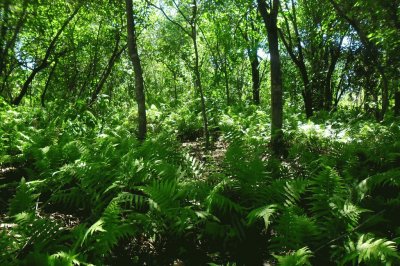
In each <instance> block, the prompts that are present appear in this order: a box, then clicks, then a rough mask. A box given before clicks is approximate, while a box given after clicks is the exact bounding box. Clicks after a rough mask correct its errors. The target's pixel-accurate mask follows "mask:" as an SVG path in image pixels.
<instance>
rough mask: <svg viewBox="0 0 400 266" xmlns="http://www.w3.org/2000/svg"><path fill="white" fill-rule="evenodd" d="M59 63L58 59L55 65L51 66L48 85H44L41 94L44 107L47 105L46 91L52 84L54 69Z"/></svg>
mask: <svg viewBox="0 0 400 266" xmlns="http://www.w3.org/2000/svg"><path fill="white" fill-rule="evenodd" d="M57 63H58V61H55V63H54V65H53V67H52V68H51V70H50V73H49V76H48V77H47V80H46V85H45V86H44V89H43V92H42V95H40V103H41V104H42V107H45V98H46V93H47V90H48V88H49V86H50V81H51V78H52V77H53V74H54V71H55V70H56V66H57Z"/></svg>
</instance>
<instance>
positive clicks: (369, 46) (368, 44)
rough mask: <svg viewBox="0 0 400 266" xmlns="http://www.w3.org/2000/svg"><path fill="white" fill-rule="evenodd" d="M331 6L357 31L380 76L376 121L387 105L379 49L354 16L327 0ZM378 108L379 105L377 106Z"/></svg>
mask: <svg viewBox="0 0 400 266" xmlns="http://www.w3.org/2000/svg"><path fill="white" fill-rule="evenodd" d="M329 2H330V3H331V4H332V6H333V7H334V8H335V10H336V12H337V14H338V15H339V16H341V17H342V18H344V19H345V20H346V21H347V22H348V23H349V24H350V25H351V26H352V27H353V29H354V30H355V31H356V32H357V34H358V37H359V38H360V41H361V43H362V44H363V45H364V47H365V49H366V53H367V54H368V56H369V58H370V60H371V61H372V65H373V66H374V67H376V70H377V71H378V73H379V75H380V76H381V78H382V86H383V87H382V108H381V110H380V111H379V110H378V112H377V113H376V119H377V120H378V121H381V120H383V118H384V116H385V113H386V111H387V109H388V107H389V84H388V80H387V77H386V73H385V70H384V68H383V66H382V64H381V60H380V59H379V50H378V48H377V47H376V45H375V43H373V42H372V41H371V39H370V38H369V37H368V34H367V33H366V32H365V31H364V30H363V29H362V27H361V24H360V22H359V21H357V20H356V19H354V18H351V17H350V16H348V14H346V12H345V11H344V10H343V9H342V8H341V7H340V5H339V4H338V3H337V2H336V1H335V0H329ZM377 108H379V107H377Z"/></svg>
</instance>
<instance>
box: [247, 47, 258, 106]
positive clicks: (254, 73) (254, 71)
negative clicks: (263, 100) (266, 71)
mask: <svg viewBox="0 0 400 266" xmlns="http://www.w3.org/2000/svg"><path fill="white" fill-rule="evenodd" d="M249 59H250V64H251V80H252V82H253V103H254V104H256V105H259V104H260V62H259V61H258V57H257V52H256V54H255V55H254V54H249Z"/></svg>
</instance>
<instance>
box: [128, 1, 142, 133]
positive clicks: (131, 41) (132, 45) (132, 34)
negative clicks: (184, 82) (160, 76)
mask: <svg viewBox="0 0 400 266" xmlns="http://www.w3.org/2000/svg"><path fill="white" fill-rule="evenodd" d="M125 4H126V17H127V32H128V51H129V57H130V59H131V61H132V65H133V70H134V72H135V93H136V102H137V105H138V131H139V132H138V139H139V140H140V141H143V140H144V139H145V138H146V132H147V120H146V98H145V94H144V80H143V71H142V65H141V62H140V57H139V53H138V49H137V42H136V28H135V20H134V17H133V4H132V0H125Z"/></svg>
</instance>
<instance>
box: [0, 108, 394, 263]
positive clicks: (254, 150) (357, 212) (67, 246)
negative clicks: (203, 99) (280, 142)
mask: <svg viewBox="0 0 400 266" xmlns="http://www.w3.org/2000/svg"><path fill="white" fill-rule="evenodd" d="M55 107H56V105H55V104H54V108H55ZM76 108H77V107H76V106H70V107H68V108H65V109H63V110H57V111H53V112H50V111H45V110H42V109H36V108H30V107H19V108H18V109H17V108H13V107H10V106H7V105H6V104H4V103H2V104H1V111H0V118H1V121H2V123H1V125H0V135H1V141H0V145H1V146H0V166H1V168H2V169H3V170H4V171H3V170H2V174H1V175H2V176H1V179H0V191H1V193H2V196H1V198H0V203H1V206H2V207H4V208H3V211H2V213H1V214H2V216H1V217H4V218H2V221H1V232H0V252H1V255H0V261H1V265H144V264H146V265H172V264H173V263H174V262H175V263H176V262H177V261H182V262H184V263H185V264H186V265H207V264H209V265H262V264H263V263H266V262H268V263H274V264H277V265H390V264H391V265H397V264H399V263H400V258H399V253H398V251H397V245H398V244H399V241H400V222H399V220H398V219H395V214H396V213H398V212H399V211H400V210H399V206H400V205H399V202H400V196H399V195H400V193H399V192H400V191H399V188H400V183H399V176H400V153H399V150H400V128H399V124H398V121H396V120H394V119H393V120H392V121H386V122H384V123H382V124H377V123H375V122H371V121H369V120H367V119H363V118H360V119H358V120H349V119H342V120H341V119H339V117H345V116H342V115H341V116H339V115H338V117H335V118H334V119H332V120H325V122H323V123H321V122H318V119H316V120H315V121H314V122H312V121H303V120H301V119H299V118H298V117H289V118H287V119H288V120H289V121H288V123H286V124H287V125H288V126H287V128H285V135H286V142H287V143H288V147H289V150H288V155H287V157H286V158H281V159H276V158H274V157H273V156H271V154H270V153H269V147H268V145H267V143H268V142H269V136H268V132H269V128H268V116H267V115H266V114H265V113H264V112H263V111H262V110H261V109H260V108H256V107H249V108H240V107H237V108H234V107H231V108H229V109H227V110H220V111H219V112H216V114H215V117H214V118H213V120H212V121H211V128H212V129H213V130H214V131H215V134H216V137H215V139H214V141H224V142H226V143H228V148H227V150H226V152H225V155H224V158H223V160H222V161H221V162H219V163H218V164H217V165H215V162H213V161H212V160H208V159H207V157H205V158H206V160H205V161H201V160H200V159H199V158H198V157H197V156H195V155H194V154H192V153H191V152H190V150H189V151H188V150H187V149H184V148H182V145H181V143H180V142H181V141H193V140H196V139H197V138H198V137H199V136H201V134H200V133H199V130H200V128H201V124H199V121H200V120H199V117H198V115H197V114H193V113H190V112H189V111H188V110H189V109H181V110H178V111H176V112H174V113H172V114H170V115H165V114H166V113H168V112H167V111H166V110H163V109H162V108H161V107H159V109H158V108H157V107H155V106H152V107H151V108H150V109H149V110H150V111H149V123H150V126H149V128H150V129H151V132H149V137H148V139H147V140H146V141H145V142H143V143H139V142H138V141H137V140H136V135H135V127H134V126H133V125H134V124H135V119H136V114H135V113H128V114H127V113H126V112H125V111H124V110H123V108H124V107H113V108H109V109H108V110H107V112H105V111H104V110H103V111H102V112H103V113H102V115H101V116H100V115H99V113H98V112H99V110H93V109H92V110H88V109H85V108H84V107H79V108H80V110H79V111H76ZM55 114H57V115H55ZM99 117H101V118H99ZM188 121H191V122H190V123H189V122H188ZM3 172H4V173H6V172H7V174H4V173H3ZM3 195H4V196H3Z"/></svg>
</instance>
